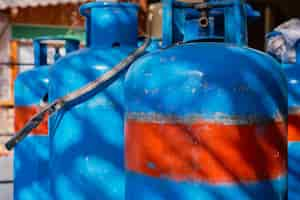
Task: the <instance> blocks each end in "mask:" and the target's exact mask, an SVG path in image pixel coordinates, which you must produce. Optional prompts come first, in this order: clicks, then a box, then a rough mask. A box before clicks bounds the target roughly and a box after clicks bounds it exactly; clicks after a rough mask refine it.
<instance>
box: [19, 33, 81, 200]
mask: <svg viewBox="0 0 300 200" xmlns="http://www.w3.org/2000/svg"><path fill="white" fill-rule="evenodd" d="M50 40H64V42H65V44H64V48H65V49H66V52H67V53H69V52H72V51H74V50H76V49H78V46H79V42H78V41H77V40H72V39H63V38H52V37H43V38H42V37H41V38H36V39H35V40H34V61H35V68H33V69H32V70H29V71H25V72H23V73H21V74H19V75H18V77H17V79H16V81H15V84H14V87H15V90H14V91H15V92H14V95H15V111H16V112H15V129H16V131H19V130H20V129H21V128H23V126H24V125H25V123H27V122H28V120H30V119H31V117H32V116H33V115H34V114H36V113H37V112H38V111H39V109H40V106H42V105H43V104H45V102H43V101H46V100H47V99H44V98H45V96H46V94H47V92H48V86H49V68H50V66H49V65H47V57H48V53H47V48H48V47H47V43H46V42H47V41H50ZM14 199H15V200H40V199H44V200H48V199H49V200H50V199H52V198H51V195H50V191H49V138H48V125H47V120H45V122H43V123H42V125H41V126H39V127H38V128H37V129H35V130H34V131H32V132H31V134H30V135H29V136H28V137H27V138H25V139H24V140H23V141H21V142H20V143H19V144H18V145H17V146H16V148H15V151H14Z"/></svg>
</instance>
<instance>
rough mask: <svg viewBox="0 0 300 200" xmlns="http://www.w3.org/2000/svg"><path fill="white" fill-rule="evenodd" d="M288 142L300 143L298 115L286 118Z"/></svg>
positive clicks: (299, 119) (299, 115) (299, 117)
mask: <svg viewBox="0 0 300 200" xmlns="http://www.w3.org/2000/svg"><path fill="white" fill-rule="evenodd" d="M288 140H289V142H295V141H300V113H299V114H290V115H289V116H288Z"/></svg>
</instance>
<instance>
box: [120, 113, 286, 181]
mask: <svg viewBox="0 0 300 200" xmlns="http://www.w3.org/2000/svg"><path fill="white" fill-rule="evenodd" d="M286 137H287V136H286V126H285V124H284V123H276V122H274V123H269V124H264V125H224V124H221V123H220V124H218V123H210V122H205V121H198V122H197V123H194V124H192V125H190V124H168V123H151V122H142V121H138V120H131V119H130V120H127V123H126V167H127V169H129V170H132V171H135V172H138V173H142V174H146V175H149V176H154V177H169V178H171V179H175V180H177V181H204V182H208V183H212V184H217V183H238V182H250V181H262V180H270V179H274V178H278V177H280V176H282V175H285V174H286V171H287V169H286V162H287V140H286Z"/></svg>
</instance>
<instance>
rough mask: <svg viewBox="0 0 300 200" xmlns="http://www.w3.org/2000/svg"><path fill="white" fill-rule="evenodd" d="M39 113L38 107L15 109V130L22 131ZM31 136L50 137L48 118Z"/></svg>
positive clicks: (18, 107)
mask: <svg viewBox="0 0 300 200" xmlns="http://www.w3.org/2000/svg"><path fill="white" fill-rule="evenodd" d="M38 112H39V108H38V107H37V106H17V107H15V130H16V131H19V130H21V129H22V128H23V127H24V126H25V124H26V123H27V122H28V121H29V120H30V119H31V118H32V117H33V116H34V115H35V114H37V113H38ZM31 135H48V117H46V119H44V121H43V122H42V123H41V124H40V125H39V126H38V127H37V128H35V129H33V130H32V132H31Z"/></svg>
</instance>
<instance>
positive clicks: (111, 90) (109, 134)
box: [49, 2, 138, 200]
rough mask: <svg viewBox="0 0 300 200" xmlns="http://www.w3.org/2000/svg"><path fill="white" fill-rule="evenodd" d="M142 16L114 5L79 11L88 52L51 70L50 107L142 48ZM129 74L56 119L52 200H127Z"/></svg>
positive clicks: (88, 6)
mask: <svg viewBox="0 0 300 200" xmlns="http://www.w3.org/2000/svg"><path fill="white" fill-rule="evenodd" d="M137 11H138V7H137V5H135V4H131V3H113V2H93V3H88V4H84V5H83V6H82V7H81V8H80V12H81V14H82V15H83V16H85V17H86V31H87V47H86V48H84V49H82V50H80V51H77V52H76V53H73V54H70V55H68V56H66V57H65V58H63V59H61V60H59V62H57V63H56V64H55V65H54V66H53V67H52V68H51V71H50V89H49V90H50V91H49V100H50V102H52V101H54V100H56V99H57V98H59V97H62V96H64V95H66V94H69V93H70V92H73V91H75V90H77V89H79V88H81V87H82V86H84V85H86V84H87V83H89V82H91V81H93V80H95V79H96V78H98V77H99V76H101V75H102V74H104V73H105V72H107V71H108V70H110V69H111V68H112V67H114V65H116V64H118V63H119V62H120V61H121V60H123V59H124V58H126V57H127V56H128V55H129V54H130V53H131V52H132V51H133V50H135V49H136V48H137V43H138V37H137V33H138V31H137V27H138V25H137ZM124 73H125V72H123V73H121V74H120V75H119V76H118V78H116V79H114V80H113V81H110V82H109V83H107V85H105V86H103V87H101V88H99V89H100V90H101V92H98V93H96V92H95V93H94V94H93V95H92V96H89V98H80V99H79V100H78V101H77V102H73V104H72V105H70V106H69V107H67V108H63V109H62V110H60V111H59V112H57V113H56V114H54V115H52V116H51V118H50V142H51V144H50V146H51V147H50V151H51V153H50V155H51V167H50V168H51V172H50V173H51V192H52V195H53V197H52V198H53V199H55V200H65V199H72V200H77V199H84V200H87V199H91V200H95V199H101V200H123V199H124V194H125V172H124V164H123V163H124V155H123V154H124V149H123V146H124V141H123V140H124V137H123V114H124V95H123V78H124Z"/></svg>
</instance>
